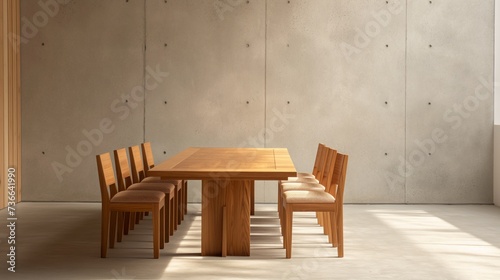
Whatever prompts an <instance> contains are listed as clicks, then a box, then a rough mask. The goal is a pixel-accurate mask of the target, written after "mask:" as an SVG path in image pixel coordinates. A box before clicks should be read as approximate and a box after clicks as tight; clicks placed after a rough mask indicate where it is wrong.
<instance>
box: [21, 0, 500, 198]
mask: <svg viewBox="0 0 500 280" xmlns="http://www.w3.org/2000/svg"><path fill="white" fill-rule="evenodd" d="M68 2H69V3H67V4H66V3H63V4H59V5H58V6H57V8H58V9H55V8H53V9H52V10H50V9H48V10H47V9H44V8H42V7H41V6H40V5H39V4H38V3H37V1H28V0H24V1H22V6H21V8H22V16H23V17H24V18H25V19H26V20H25V22H24V24H25V25H26V24H27V23H26V22H31V23H32V24H33V26H34V27H35V29H36V30H37V32H36V33H35V32H31V33H29V32H28V31H29V30H28V29H26V32H25V34H24V35H25V36H24V39H25V40H24V42H23V43H22V49H21V51H22V54H21V55H22V94H23V168H24V169H23V175H24V178H23V182H24V185H23V198H24V199H25V200H35V201H38V200H41V201H50V200H63V201H64V200H68V201H94V200H99V192H98V181H97V172H96V164H95V156H94V155H95V154H98V153H102V152H107V151H112V150H113V149H116V148H120V147H127V146H130V145H135V144H138V143H140V142H142V141H144V140H146V141H151V142H152V144H153V150H154V155H155V160H156V161H157V162H160V161H162V160H164V159H166V158H167V157H168V156H171V155H173V154H175V153H177V152H179V151H181V150H182V149H184V148H186V147H188V146H247V147H252V146H258V147H286V148H288V149H289V151H290V153H291V155H292V158H293V160H294V163H295V165H296V167H297V169H299V170H304V171H309V170H310V169H311V168H312V163H313V161H314V156H315V149H316V147H317V143H318V142H323V143H325V144H328V145H330V146H332V147H336V148H338V150H339V151H341V152H344V153H347V154H349V155H350V165H349V169H348V180H347V189H346V192H347V193H346V200H347V202H355V203H492V202H493V198H492V196H493V155H492V154H493V98H492V94H491V92H492V90H493V86H492V82H491V81H492V80H493V38H494V36H493V25H494V14H493V2H494V1H493V0H490V1H480V2H479V1H476V2H470V1H464V0H460V1H457V0H435V1H408V5H406V2H405V1H401V2H399V1H393V0H392V1H378V0H377V1H366V0H355V1H352V0H351V1H347V0H342V1H332V0H321V1H320V0H300V1H299V0H291V1H286V0H280V1H271V0H268V1H265V0H250V1H240V0H207V1H204V0H169V1H164V0H158V1H157V0H154V1H153V0H148V1H144V0H142V1H141V0H129V1H124V0H107V1H98V0H73V1H68ZM165 2H167V3H165ZM288 2H290V3H288ZM387 2H388V3H387ZM49 12H50V14H49ZM43 13H45V14H46V15H47V16H46V18H47V20H46V22H41V20H40V19H43V15H42V14H43ZM37 14H38V17H37V16H36V15H37ZM51 14H52V15H51ZM44 23H45V24H44ZM22 24H23V22H22ZM22 35H23V34H22ZM145 46H146V47H145ZM144 87H145V90H143V89H144ZM89 135H90V136H89ZM190 185H191V186H192V187H191V189H190V201H199V199H200V194H199V183H198V182H190ZM256 198H257V201H260V202H274V201H275V200H276V183H275V182H259V184H258V186H257V193H256Z"/></svg>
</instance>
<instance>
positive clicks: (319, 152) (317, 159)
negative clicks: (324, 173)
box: [312, 143, 326, 176]
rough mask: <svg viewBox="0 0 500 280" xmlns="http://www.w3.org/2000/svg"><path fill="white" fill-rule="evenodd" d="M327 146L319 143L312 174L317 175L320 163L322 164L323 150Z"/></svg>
mask: <svg viewBox="0 0 500 280" xmlns="http://www.w3.org/2000/svg"><path fill="white" fill-rule="evenodd" d="M324 148H326V147H325V144H322V143H319V144H318V150H317V151H316V158H315V159H314V166H313V170H312V174H313V175H314V176H316V174H317V173H318V171H319V168H320V166H321V165H320V164H321V154H322V152H323V149H324Z"/></svg>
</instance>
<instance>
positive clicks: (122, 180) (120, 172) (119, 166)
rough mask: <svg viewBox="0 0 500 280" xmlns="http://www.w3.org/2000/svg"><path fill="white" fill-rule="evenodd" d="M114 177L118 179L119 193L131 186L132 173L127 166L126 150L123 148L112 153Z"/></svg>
mask: <svg viewBox="0 0 500 280" xmlns="http://www.w3.org/2000/svg"><path fill="white" fill-rule="evenodd" d="M114 155H115V165H116V175H117V176H116V177H118V189H119V190H120V191H123V190H126V189H127V188H128V187H129V186H130V185H132V184H133V179H132V173H131V172H130V166H129V164H128V157H127V150H126V149H125V148H122V149H118V150H115V151H114Z"/></svg>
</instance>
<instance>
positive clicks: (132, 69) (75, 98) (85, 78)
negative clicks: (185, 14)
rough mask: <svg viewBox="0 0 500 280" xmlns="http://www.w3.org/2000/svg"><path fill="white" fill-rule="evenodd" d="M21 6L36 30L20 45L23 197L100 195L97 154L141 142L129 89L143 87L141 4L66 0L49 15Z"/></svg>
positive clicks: (139, 113) (139, 115)
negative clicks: (89, 136) (67, 0)
mask: <svg viewBox="0 0 500 280" xmlns="http://www.w3.org/2000/svg"><path fill="white" fill-rule="evenodd" d="M21 4H22V6H21V10H22V11H21V13H22V17H23V21H22V24H24V25H22V26H29V25H27V23H26V21H30V22H31V24H33V26H34V27H35V28H36V29H32V30H30V29H28V28H27V27H25V28H26V29H23V31H22V35H23V36H24V38H25V39H26V40H27V42H26V43H22V44H21V57H22V73H21V74H22V76H21V79H22V86H21V87H22V135H23V137H22V141H23V142H22V144H23V151H22V153H23V155H22V159H23V199H24V200H25V201H39V200H40V201H46V200H48V201H88V200H93V201H95V200H100V192H99V185H98V178H97V166H96V160H95V155H96V154H98V153H102V152H106V151H111V152H112V149H116V148H119V147H124V146H128V145H133V144H136V143H140V141H142V139H143V134H142V131H143V129H142V127H143V121H144V114H143V106H141V105H140V104H139V103H140V102H136V101H134V100H133V99H131V97H130V94H131V92H132V89H133V88H134V87H135V86H142V84H143V69H144V67H143V57H144V56H143V45H144V24H143V16H144V15H143V14H144V10H143V5H144V3H143V1H137V0H136V1H128V2H126V1H121V0H113V1H99V0H92V1H90V0H85V1H71V2H69V3H68V4H67V5H61V6H59V9H58V10H56V9H55V8H53V9H52V11H53V13H51V15H49V14H47V12H46V11H45V10H44V9H42V8H41V6H39V5H38V4H37V1H22V2H21ZM55 11H57V12H55ZM37 15H38V16H37ZM43 15H45V16H43ZM44 18H47V19H48V20H47V21H46V22H45V23H46V24H42V23H44V21H42V20H43V19H44ZM28 31H30V32H28ZM35 31H36V33H35ZM122 95H128V97H124V98H123V100H122V97H121V96H122ZM116 101H118V102H116ZM113 104H114V106H113V108H115V109H113V110H112V109H111V106H112V105H113ZM134 104H135V105H137V107H135V108H134V109H132V108H131V107H129V106H134ZM124 108H129V109H128V112H129V113H128V115H125V114H127V111H126V109H124ZM122 118H123V120H122ZM103 120H104V123H103V124H104V126H102V127H103V128H105V129H104V132H103V130H102V129H101V128H100V127H101V122H103ZM111 128H114V129H111ZM84 130H85V131H87V132H88V133H87V134H88V135H92V136H91V138H92V139H93V140H92V141H89V140H88V137H87V136H86V135H85V134H84V133H83V131H84ZM97 130H100V131H101V132H97ZM100 134H102V137H100V136H99V135H100ZM54 165H55V166H57V170H58V172H56V171H55V170H54ZM57 173H59V177H58V176H57Z"/></svg>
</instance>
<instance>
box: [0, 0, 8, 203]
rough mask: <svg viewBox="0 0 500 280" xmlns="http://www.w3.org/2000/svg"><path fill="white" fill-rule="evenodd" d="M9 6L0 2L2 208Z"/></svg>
mask: <svg viewBox="0 0 500 280" xmlns="http://www.w3.org/2000/svg"><path fill="white" fill-rule="evenodd" d="M4 6H5V7H6V6H7V3H6V1H5V0H2V3H0V17H1V18H0V38H1V42H0V65H1V67H0V90H1V92H2V94H0V110H1V115H2V118H1V120H0V209H1V208H4V207H5V205H6V203H5V202H6V199H7V196H6V194H5V187H4V185H5V184H4V182H6V181H7V176H6V174H5V170H6V169H5V163H6V162H7V157H6V152H7V149H6V147H5V144H6V143H5V141H4V139H5V136H6V134H7V133H6V131H5V129H6V128H5V125H4V124H5V122H6V121H7V110H6V106H5V102H4V99H5V98H6V95H5V92H6V90H5V86H6V83H5V81H6V79H5V74H6V73H7V71H5V68H6V67H7V66H6V64H5V63H4V61H5V59H4V58H5V56H6V55H5V51H6V50H7V49H6V48H5V46H6V42H7V41H6V39H7V38H6V36H4V34H5V31H4V28H6V27H7V26H6V25H5V20H6V16H5V11H6V10H5V7H4Z"/></svg>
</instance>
